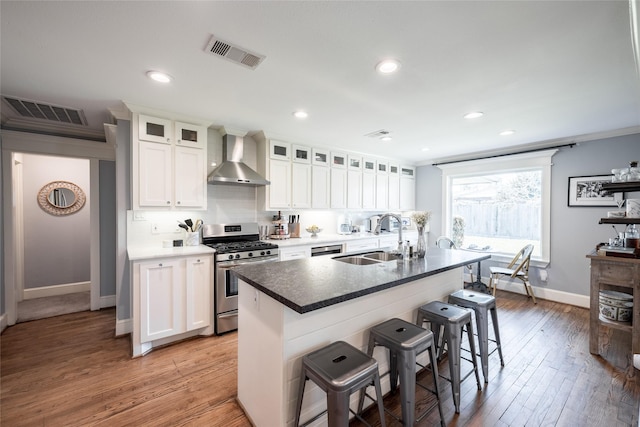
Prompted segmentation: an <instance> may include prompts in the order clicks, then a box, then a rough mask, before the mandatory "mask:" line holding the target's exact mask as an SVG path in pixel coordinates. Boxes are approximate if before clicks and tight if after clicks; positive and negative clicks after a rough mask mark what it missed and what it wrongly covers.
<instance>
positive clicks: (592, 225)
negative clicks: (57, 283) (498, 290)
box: [416, 134, 640, 295]
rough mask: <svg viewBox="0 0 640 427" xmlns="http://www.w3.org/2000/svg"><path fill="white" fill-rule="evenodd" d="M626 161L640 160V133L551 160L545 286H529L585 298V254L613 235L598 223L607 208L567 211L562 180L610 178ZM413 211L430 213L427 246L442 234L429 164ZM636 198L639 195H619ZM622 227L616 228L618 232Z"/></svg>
mask: <svg viewBox="0 0 640 427" xmlns="http://www.w3.org/2000/svg"><path fill="white" fill-rule="evenodd" d="M630 160H640V134H633V135H626V136H621V137H615V138H607V139H601V140H596V141H589V142H583V143H580V144H578V145H577V146H575V147H574V148H563V149H561V150H560V151H558V152H557V153H556V154H555V155H554V156H553V166H552V169H551V256H550V259H551V262H550V264H549V267H548V268H547V272H548V275H549V278H548V281H547V282H546V283H544V282H541V281H540V280H539V278H538V274H537V271H536V269H533V271H532V273H531V282H532V284H533V285H534V286H544V287H547V288H549V289H554V290H558V291H564V292H568V293H573V294H579V295H589V262H588V259H587V258H585V255H586V254H587V253H589V252H590V251H592V250H593V249H595V246H596V244H597V243H599V242H606V241H607V240H608V238H609V237H612V236H613V229H612V228H611V226H610V225H599V224H598V220H599V219H600V218H602V217H606V216H607V211H608V210H615V209H617V208H616V207H613V208H585V207H568V206H567V196H568V180H569V177H571V176H590V175H607V174H611V169H613V168H617V167H625V166H627V165H628V164H629V161H630ZM416 179H417V182H416V189H417V193H416V209H419V210H431V211H433V218H432V221H431V232H430V233H429V242H428V244H429V245H430V246H433V245H435V239H436V238H437V237H438V236H439V235H440V234H445V233H443V230H442V224H443V222H442V172H441V170H440V169H438V168H437V167H435V166H420V167H418V169H417V172H416ZM625 197H626V198H640V193H631V194H625ZM623 229H624V227H623V226H618V230H619V231H623ZM490 265H491V263H488V262H484V263H483V264H482V267H483V272H482V273H483V276H484V277H488V275H489V273H488V268H489V266H490Z"/></svg>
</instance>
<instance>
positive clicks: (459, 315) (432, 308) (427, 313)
mask: <svg viewBox="0 0 640 427" xmlns="http://www.w3.org/2000/svg"><path fill="white" fill-rule="evenodd" d="M424 322H429V324H430V326H431V330H432V331H434V334H435V333H436V332H435V331H437V330H439V329H440V327H444V339H443V341H442V344H441V346H440V348H439V350H440V352H439V354H441V352H442V348H443V347H444V344H445V343H446V344H447V352H448V353H449V354H448V359H449V374H450V376H451V378H448V380H449V381H451V391H452V392H453V404H454V406H455V408H456V413H460V382H461V381H462V380H463V379H466V378H467V376H468V375H470V374H471V373H469V374H468V375H466V376H465V378H461V373H460V371H461V366H460V361H461V358H462V355H461V354H460V349H461V345H462V335H461V334H462V331H463V329H464V328H465V327H466V329H467V336H468V338H469V345H470V346H471V360H469V361H470V362H471V363H473V373H475V376H476V383H477V384H478V390H482V385H481V384H480V375H479V374H478V362H477V361H476V345H475V343H474V340H473V323H472V322H471V312H470V311H469V310H467V309H464V308H461V307H456V306H455V305H451V304H447V303H443V302H441V301H433V302H430V303H428V304H425V305H423V306H422V307H420V308H419V309H418V315H417V318H416V324H417V325H418V326H422V324H423V323H424ZM436 342H437V341H436Z"/></svg>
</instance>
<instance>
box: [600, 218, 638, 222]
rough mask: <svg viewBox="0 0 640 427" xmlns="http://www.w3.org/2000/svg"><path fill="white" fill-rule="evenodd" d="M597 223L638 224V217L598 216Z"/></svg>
mask: <svg viewBox="0 0 640 427" xmlns="http://www.w3.org/2000/svg"><path fill="white" fill-rule="evenodd" d="M599 224H640V218H627V217H624V218H600V222H599Z"/></svg>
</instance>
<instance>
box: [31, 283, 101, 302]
mask: <svg viewBox="0 0 640 427" xmlns="http://www.w3.org/2000/svg"><path fill="white" fill-rule="evenodd" d="M87 291H91V282H77V283H67V284H64V285H54V286H42V287H40V288H32V289H25V290H24V299H33V298H43V297H53V296H56V295H66V294H73V293H76V292H87Z"/></svg>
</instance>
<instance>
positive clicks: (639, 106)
mask: <svg viewBox="0 0 640 427" xmlns="http://www.w3.org/2000/svg"><path fill="white" fill-rule="evenodd" d="M0 12H1V43H2V44H1V55H2V56H1V75H0V77H1V80H0V84H1V87H0V89H1V92H2V94H3V95H9V96H15V97H21V98H27V99H32V100H37V101H42V102H49V103H55V104H59V105H63V106H66V107H73V108H79V109H83V110H84V111H85V114H86V116H87V119H88V121H89V126H90V127H92V128H95V129H97V130H100V131H101V129H102V123H104V122H110V121H111V118H110V115H109V113H108V109H109V108H119V106H120V105H122V104H121V101H126V102H130V103H133V104H138V105H144V106H149V107H153V108H156V109H160V110H165V111H170V112H177V113H180V114H183V115H187V116H194V117H196V118H202V119H205V120H207V121H209V122H210V123H211V124H212V126H214V127H217V126H225V127H231V128H238V129H243V130H246V131H249V132H255V131H264V132H265V134H266V135H267V137H271V138H279V139H283V140H286V141H291V142H296V143H303V144H306V145H319V146H330V147H339V148H341V149H345V150H353V151H358V152H367V153H370V154H375V155H382V156H385V155H386V156H390V157H394V158H398V159H401V160H403V161H406V162H411V163H426V162H429V161H433V160H443V159H447V158H453V157H456V156H460V155H463V154H465V153H467V154H468V153H481V152H487V151H492V150H503V151H504V150H507V151H508V150H513V149H514V147H518V146H522V145H544V144H547V143H549V142H553V141H566V140H568V139H570V138H572V137H574V136H577V135H585V134H594V133H609V132H611V133H616V132H618V133H620V132H621V131H620V130H621V129H623V130H624V129H627V133H629V132H628V128H632V129H636V130H637V129H638V126H640V77H639V75H638V71H637V69H636V65H635V61H634V52H633V48H632V37H631V29H630V18H629V16H630V12H629V2H627V1H552V2H542V1H470V2H462V1H446V2H437V1H428V2H427V1H423V2H420V1H414V2H397V1H393V2H391V1H389V2H385V1H378V2H355V1H349V2H347V1H345V2H330V1H304V2H303V1H297V2H292V1H282V2H280V1H278V2H275V1H273V2H266V1H261V2H248V1H247V2H236V1H232V2H205V1H200V2H185V1H163V2H160V1H154V2H150V1H140V2H133V1H126V2H112V1H96V2H93V1H87V2H72V1H64V2H61V1H60V2H59V1H45V2H35V1H17V2H14V1H6V0H3V1H1V2H0ZM635 19H637V16H635ZM212 34H215V35H216V36H217V37H220V38H221V39H223V40H226V41H228V42H231V43H235V44H237V45H239V46H241V47H244V48H246V49H248V50H250V51H254V52H256V53H259V54H263V55H266V59H265V60H264V61H263V62H262V64H261V65H260V66H259V67H258V68H257V69H255V70H249V69H247V68H244V67H241V66H239V65H236V64H234V63H232V62H229V61H226V60H223V59H220V58H217V57H214V56H212V55H211V54H208V53H207V52H205V50H204V49H205V47H206V44H207V42H208V41H209V39H210V37H211V35H212ZM386 57H394V58H397V59H399V60H400V61H401V64H402V66H401V68H400V71H399V72H398V73H396V74H395V75H393V76H381V75H378V74H377V73H376V72H375V70H374V66H375V65H376V63H377V62H378V61H380V60H381V59H383V58H386ZM152 69H153V70H161V71H165V72H167V73H169V74H171V75H172V76H173V77H174V81H173V83H172V84H170V85H169V86H160V85H159V84H158V83H155V82H153V81H150V80H149V79H147V77H146V76H145V73H146V71H148V70H152ZM2 109H3V121H5V125H6V124H7V123H6V121H7V120H11V111H10V109H8V108H7V107H6V105H4V104H3V105H2ZM296 109H304V110H306V111H308V113H309V118H307V119H306V120H303V121H300V120H297V119H295V118H294V117H293V116H292V112H293V111H294V110H296ZM473 110H480V111H483V112H484V113H485V116H484V117H482V118H480V119H475V120H465V119H463V118H462V116H463V114H464V113H467V112H469V111H473ZM380 129H386V130H389V131H391V134H392V136H393V138H394V139H393V141H392V142H390V143H381V142H379V141H378V140H376V139H372V138H369V137H365V136H364V135H365V134H368V133H371V132H374V131H377V130H380ZM505 129H515V130H516V133H515V134H514V135H512V136H508V137H504V136H499V135H498V133H499V132H501V131H503V130H505ZM624 132H625V131H622V133H624ZM423 148H429V150H428V151H423ZM519 148H522V147H519Z"/></svg>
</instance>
